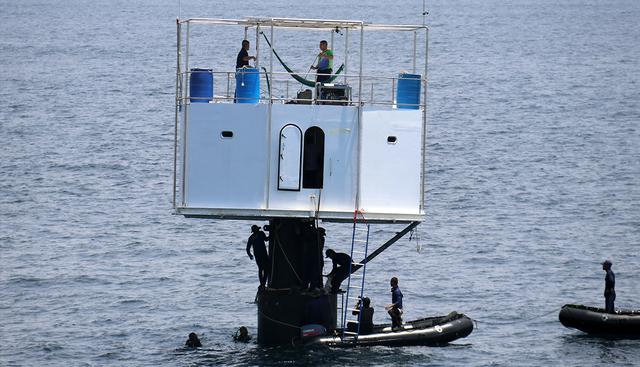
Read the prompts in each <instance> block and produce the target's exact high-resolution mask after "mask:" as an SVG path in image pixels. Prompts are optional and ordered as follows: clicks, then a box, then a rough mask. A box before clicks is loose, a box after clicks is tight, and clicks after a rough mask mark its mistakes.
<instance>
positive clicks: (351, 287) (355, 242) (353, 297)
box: [342, 210, 370, 344]
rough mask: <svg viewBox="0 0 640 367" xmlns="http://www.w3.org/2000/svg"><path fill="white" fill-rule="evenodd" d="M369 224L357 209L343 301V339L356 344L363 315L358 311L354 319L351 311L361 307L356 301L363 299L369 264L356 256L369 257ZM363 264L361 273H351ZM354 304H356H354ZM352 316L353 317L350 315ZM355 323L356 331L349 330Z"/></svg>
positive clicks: (354, 214)
mask: <svg viewBox="0 0 640 367" xmlns="http://www.w3.org/2000/svg"><path fill="white" fill-rule="evenodd" d="M358 214H360V215H361V216H362V220H361V221H360V222H359V221H358ZM369 229H370V226H369V224H368V223H367V222H366V221H365V219H364V216H363V215H362V212H360V211H358V210H356V211H354V213H353V233H352V235H351V261H352V264H350V265H349V278H348V280H347V294H346V300H345V301H344V302H342V306H343V307H342V341H343V342H353V343H354V344H355V343H356V342H357V341H358V336H359V335H360V318H361V316H362V313H361V312H358V318H357V320H353V315H352V314H351V312H349V311H359V309H357V308H354V307H355V304H356V302H357V301H358V300H359V299H362V297H363V296H364V278H365V275H366V270H367V264H366V263H354V262H353V258H354V256H359V257H360V256H362V259H366V258H367V251H368V248H369ZM354 265H355V266H361V267H362V272H361V273H357V272H356V273H351V272H352V266H354ZM352 305H354V306H352ZM349 316H351V318H350V317H349ZM349 322H351V323H354V324H355V325H356V331H355V332H353V331H348V330H347V325H348V323H349Z"/></svg>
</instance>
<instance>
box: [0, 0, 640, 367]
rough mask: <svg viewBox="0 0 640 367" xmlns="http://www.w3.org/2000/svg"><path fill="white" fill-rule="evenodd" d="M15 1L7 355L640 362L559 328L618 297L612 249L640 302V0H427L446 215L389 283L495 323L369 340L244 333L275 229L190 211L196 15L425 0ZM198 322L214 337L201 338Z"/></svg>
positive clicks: (628, 303) (380, 288)
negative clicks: (253, 238) (439, 335)
mask: <svg viewBox="0 0 640 367" xmlns="http://www.w3.org/2000/svg"><path fill="white" fill-rule="evenodd" d="M0 8H2V9H3V10H2V14H3V17H2V18H3V21H2V22H0V34H1V36H0V85H1V86H2V88H0V106H1V109H0V145H1V148H0V158H1V159H0V365H2V366H21V365H29V366H33V365H51V366H69V365H72V366H107V365H113V366H122V365H133V366H147V365H148V366H158V365H162V366H165V365H168V366H172V365H179V366H184V365H191V366H206V365H297V364H308V365H359V364H362V363H363V362H364V363H367V364H371V365H389V366H391V365H393V366H395V365H416V366H423V365H433V366H455V365H460V366H542V365H557V366H598V365H608V364H611V363H615V364H616V365H622V366H634V365H639V364H640V341H638V340H627V341H624V340H623V341H612V340H602V339H598V338H592V337H588V336H585V335H582V334H581V333H579V332H577V331H574V330H569V329H565V328H564V327H562V325H560V323H559V322H558V320H557V311H558V310H559V308H560V307H561V306H562V305H563V304H565V303H581V304H589V305H601V304H602V303H603V301H604V300H603V297H602V291H603V285H604V284H603V283H604V280H603V278H604V272H603V271H602V270H601V268H600V265H599V264H600V262H601V261H602V260H604V259H605V258H609V259H611V260H612V261H613V263H614V267H613V269H614V271H615V272H616V275H617V287H616V288H617V294H618V299H617V300H616V305H617V306H619V307H622V308H640V251H639V248H640V42H638V40H639V39H640V22H638V19H640V2H638V1H635V0H612V1H606V2H604V1H596V0H591V1H589V0H568V1H562V2H556V1H549V0H542V1H536V2H531V1H525V0H507V1H497V0H487V1H479V0H461V1H455V2H452V1H444V0H433V1H432V0H429V1H427V8H428V10H429V15H428V17H427V22H428V24H429V25H430V26H431V32H430V41H431V43H430V49H429V52H430V59H429V73H430V74H429V82H430V89H429V97H428V104H429V111H428V118H429V125H428V142H427V154H428V156H427V192H426V200H427V219H426V221H425V222H423V223H422V224H421V225H420V226H419V227H418V231H417V232H416V233H414V235H413V236H412V238H411V240H409V238H408V237H407V238H405V239H403V240H401V241H399V242H398V243H396V244H395V245H394V246H392V247H391V248H390V249H389V250H388V251H387V252H385V253H383V254H382V255H380V256H379V257H378V258H376V260H375V261H374V262H372V263H371V264H370V266H369V267H368V271H367V274H368V276H367V279H368V284H367V287H368V290H367V293H368V294H369V296H370V297H371V299H372V303H373V306H374V307H375V308H376V314H375V316H374V321H375V322H379V323H382V322H388V320H387V317H385V313H384V312H383V311H382V310H383V308H382V306H383V305H384V304H385V303H387V302H388V300H389V297H390V295H389V289H388V279H389V278H390V277H391V276H397V277H398V278H399V279H400V287H401V288H402V290H403V293H404V294H405V307H406V314H405V315H406V316H405V317H406V318H407V319H413V318H418V317H423V316H426V315H437V314H445V313H448V312H449V311H452V310H457V311H459V312H464V313H466V314H467V315H469V316H470V317H472V318H473V319H475V320H476V321H477V328H476V329H475V330H474V332H473V333H472V334H471V335H470V336H469V337H467V338H466V339H461V340H458V341H456V342H454V343H452V344H451V345H449V346H446V347H439V348H429V347H406V348H386V347H373V348H358V349H355V350H334V349H326V348H319V349H300V348H285V347H282V348H262V347H259V346H258V345H256V344H255V342H252V343H249V344H236V343H234V342H233V341H232V339H231V335H232V334H233V333H234V332H235V330H236V329H237V328H238V327H239V326H240V325H246V326H247V327H248V328H249V330H250V333H252V334H254V335H255V333H256V324H257V320H256V308H255V305H254V304H252V303H251V301H252V300H253V297H254V294H255V290H256V287H257V284H258V283H257V275H256V267H255V263H254V262H252V261H250V260H249V259H248V258H247V256H246V254H245V252H244V245H245V243H246V238H247V237H248V235H249V227H250V225H251V224H253V223H251V222H244V221H213V220H195V219H189V220H187V219H184V218H182V217H179V216H174V215H171V198H172V197H171V185H172V158H173V108H174V107H173V98H174V83H175V80H174V77H175V18H176V16H178V14H180V15H181V16H182V17H224V18H235V17H245V16H256V15H258V16H274V17H301V18H328V19H363V20H367V21H371V22H380V23H421V22H422V18H421V16H420V12H421V10H422V2H421V1H413V2H409V1H396V2H382V1H372V0H366V1H360V2H352V3H344V2H339V1H332V0H330V1H325V2H323V3H322V5H318V6H315V5H309V4H307V3H300V2H296V1H291V0H286V1H285V0H283V1H273V2H257V1H253V0H248V1H245V2H242V3H237V2H236V3H231V2H225V3H222V2H206V1H201V0H200V1H186V0H182V1H181V2H177V1H176V2H174V1H149V0H141V1H136V2H130V1H117V0H116V1H109V2H90V1H81V0H70V1H65V2H59V1H51V0H23V1H20V2H15V1H6V0H0ZM385 57H393V55H385V54H384V45H382V47H381V52H380V59H379V60H377V61H378V62H380V63H384V60H385ZM324 226H325V227H326V228H327V232H328V235H327V245H328V246H330V247H333V248H336V249H343V248H346V246H347V244H348V228H346V227H345V226H344V225H340V224H326V225H324ZM401 228H402V226H393V225H377V226H376V227H375V233H374V239H375V240H376V241H378V242H380V243H381V242H383V241H385V240H386V239H388V238H390V237H391V236H392V235H393V234H394V232H395V231H398V230H400V229H401ZM191 331H195V332H197V333H198V334H199V335H200V336H201V340H202V342H203V344H204V347H203V348H202V349H198V350H185V349H183V348H182V347H183V345H184V341H185V340H186V337H187V334H188V333H189V332H191Z"/></svg>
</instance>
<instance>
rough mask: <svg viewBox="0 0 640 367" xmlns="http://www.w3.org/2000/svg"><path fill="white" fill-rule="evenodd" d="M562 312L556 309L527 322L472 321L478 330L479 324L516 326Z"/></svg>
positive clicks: (526, 320)
mask: <svg viewBox="0 0 640 367" xmlns="http://www.w3.org/2000/svg"><path fill="white" fill-rule="evenodd" d="M559 310H560V308H554V309H553V310H551V311H549V312H545V313H544V314H542V315H538V316H534V317H531V318H528V319H525V320H515V321H505V322H500V321H480V320H477V319H473V318H472V319H471V320H473V322H474V323H475V324H476V328H477V327H478V323H484V324H486V325H514V324H520V323H528V322H531V321H533V320H537V319H541V318H543V317H545V316H548V315H550V314H552V313H554V312H558V311H559Z"/></svg>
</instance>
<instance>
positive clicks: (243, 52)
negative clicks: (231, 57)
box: [236, 40, 256, 69]
mask: <svg viewBox="0 0 640 367" xmlns="http://www.w3.org/2000/svg"><path fill="white" fill-rule="evenodd" d="M255 59H256V57H255V56H249V41H247V40H243V41H242V48H241V49H240V52H238V57H236V69H239V68H241V67H244V66H249V60H254V61H255Z"/></svg>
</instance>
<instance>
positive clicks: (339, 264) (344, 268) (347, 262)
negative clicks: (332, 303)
mask: <svg viewBox="0 0 640 367" xmlns="http://www.w3.org/2000/svg"><path fill="white" fill-rule="evenodd" d="M325 254H326V257H328V258H330V259H331V260H332V261H333V269H331V272H329V274H328V275H327V277H328V278H329V279H330V280H331V293H337V292H338V290H339V289H340V284H341V283H342V281H343V280H345V279H347V278H348V277H349V270H350V268H351V256H349V255H347V254H345V253H342V252H335V251H333V250H331V249H329V250H327V251H326V252H325Z"/></svg>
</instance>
